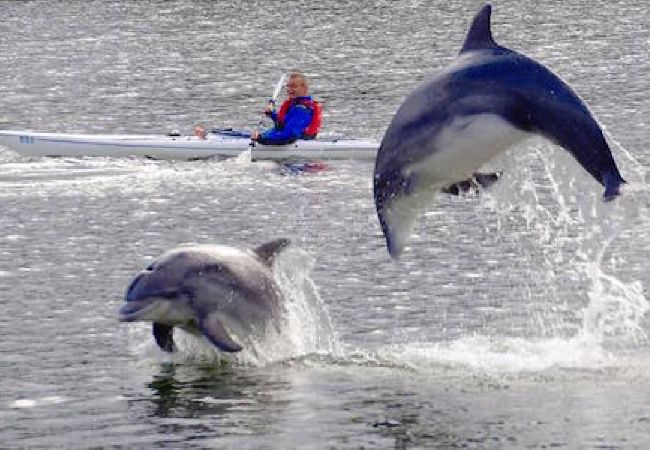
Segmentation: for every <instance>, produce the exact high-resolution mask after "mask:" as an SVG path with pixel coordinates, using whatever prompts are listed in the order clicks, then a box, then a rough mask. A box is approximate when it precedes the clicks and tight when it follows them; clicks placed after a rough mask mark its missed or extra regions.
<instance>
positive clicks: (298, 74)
mask: <svg viewBox="0 0 650 450" xmlns="http://www.w3.org/2000/svg"><path fill="white" fill-rule="evenodd" d="M292 78H298V79H299V80H300V81H302V82H303V84H304V85H305V87H307V88H308V87H309V81H307V77H306V76H305V75H304V74H303V73H301V72H291V73H290V74H289V80H291V79H292Z"/></svg>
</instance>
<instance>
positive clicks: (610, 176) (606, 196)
mask: <svg viewBox="0 0 650 450" xmlns="http://www.w3.org/2000/svg"><path fill="white" fill-rule="evenodd" d="M623 183H625V180H624V179H623V178H622V177H621V175H620V174H619V173H618V171H617V172H616V173H614V172H609V173H607V174H605V175H604V176H603V184H604V185H605V192H604V193H603V201H606V202H608V201H611V200H614V199H615V198H616V197H617V196H619V195H620V194H621V184H623Z"/></svg>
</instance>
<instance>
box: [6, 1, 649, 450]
mask: <svg viewBox="0 0 650 450" xmlns="http://www.w3.org/2000/svg"><path fill="white" fill-rule="evenodd" d="M482 5H483V2H482V1H475V0H451V1H444V2H443V1H418V0H412V1H405V0H404V1H379V0H378V1H365V0H359V1H355V2H339V1H332V0H314V1H311V0H309V1H251V2H246V3H240V2H223V1H199V0H197V1H189V0H177V1H137V2H136V1H123V0H120V1H78V0H77V1H75V0H66V1H55V0H48V1H0V17H2V20H1V21H0V129H27V130H34V131H53V132H54V131H56V132H90V133H100V132H101V133H161V134H162V133H166V132H168V131H170V130H173V129H177V130H180V131H181V132H182V133H185V134H189V133H191V130H192V127H193V125H195V124H198V123H202V124H204V125H205V126H208V127H212V126H229V127H237V128H246V129H256V128H259V127H261V126H268V123H264V118H263V115H262V114H261V111H262V108H263V106H264V103H265V101H266V100H267V99H268V98H269V96H270V95H271V93H272V92H273V89H274V87H275V84H276V83H277V81H278V79H279V78H280V75H281V74H282V73H283V72H286V71H288V70H294V69H298V70H302V71H304V72H305V73H306V74H307V75H308V76H309V77H310V80H311V82H312V93H313V94H314V95H315V96H316V97H317V98H319V99H321V100H322V101H323V102H324V105H325V110H324V115H325V116H324V130H323V135H324V136H347V137H363V138H374V139H381V137H382V136H383V133H384V131H385V129H386V127H387V125H388V123H389V122H390V119H391V117H392V115H393V114H394V112H395V110H396V109H397V107H398V106H399V105H400V103H401V102H402V100H403V99H404V97H405V96H406V95H407V94H408V93H409V92H411V91H412V90H413V89H414V88H415V87H416V86H417V85H418V84H419V83H420V82H422V81H423V80H424V79H425V78H426V77H427V76H429V75H431V74H432V73H435V72H436V71H437V70H440V69H441V68H443V67H445V66H446V65H447V64H448V63H449V62H450V61H452V60H453V58H454V57H455V55H456V54H457V52H458V50H459V48H460V46H461V45H462V42H463V40H464V37H465V33H466V30H467V28H468V26H469V23H470V22H471V19H472V17H473V15H474V14H475V13H476V12H477V11H478V10H479V9H480V7H481V6H482ZM649 8H650V7H649V6H648V4H647V2H646V1H645V0H644V1H641V0H620V1H600V0H597V1H583V0H569V1H555V0H550V1H545V2H536V1H508V0H497V1H494V2H493V30H494V35H495V39H496V40H497V41H498V42H499V43H500V44H502V45H505V46H507V47H510V48H512V49H516V50H518V51H521V52H523V53H525V54H527V55H529V56H531V57H533V58H535V59H537V60H538V61H540V62H542V63H544V64H545V65H547V66H548V67H549V68H551V69H552V70H553V71H555V72H556V73H557V74H559V75H560V76H561V77H562V78H563V79H564V80H566V81H567V82H568V83H569V84H570V85H571V86H572V87H573V88H574V89H575V91H576V92H577V93H579V95H580V96H581V97H582V98H583V99H584V100H585V102H586V103H587V104H588V105H589V106H590V108H591V110H592V111H593V113H594V115H595V116H596V117H597V118H598V120H599V122H600V123H601V124H602V126H603V128H604V130H605V135H606V137H607V140H608V142H609V143H610V145H611V147H612V151H613V153H614V156H615V158H616V160H617V162H618V165H619V167H620V169H621V172H622V173H623V176H624V177H625V178H626V180H627V181H628V183H627V184H626V185H625V187H624V189H623V195H622V196H621V197H620V198H618V199H617V200H616V201H614V202H611V203H603V202H602V201H601V194H602V188H601V186H600V185H598V184H597V183H596V182H594V181H593V180H592V179H591V178H590V177H589V176H588V175H586V173H585V172H584V170H583V169H582V168H581V167H580V166H579V165H578V164H577V163H576V162H575V161H574V160H573V159H572V158H571V157H570V156H569V155H568V154H567V153H566V152H565V151H564V150H562V149H561V148H559V147H557V146H555V145H554V144H552V143H550V142H548V141H545V140H543V139H541V138H531V139H529V140H527V141H524V142H522V143H521V144H519V145H517V146H516V147H515V148H513V149H511V150H510V151H508V152H507V153H506V154H505V155H503V156H501V157H499V158H498V159H497V160H495V161H493V162H492V163H491V164H490V168H492V169H495V170H501V171H503V174H504V175H503V178H502V179H501V180H500V181H499V182H498V183H497V184H496V185H494V186H493V187H492V188H491V189H489V190H487V191H483V192H481V193H480V194H478V195H476V194H470V195H465V196H461V197H448V196H441V197H439V198H437V199H432V202H431V205H430V208H429V209H428V210H427V212H426V213H424V214H423V215H422V216H421V217H420V218H419V221H418V225H417V227H416V229H415V232H414V236H413V239H412V241H411V243H410V245H409V247H408V248H407V249H406V251H405V253H404V255H403V257H402V259H401V260H400V261H397V262H396V261H392V260H391V259H390V258H389V257H388V254H387V252H386V249H385V244H384V240H383V236H382V234H381V230H380V228H379V225H378V222H377V219H376V215H375V210H374V202H373V197H372V184H371V178H372V171H373V164H372V163H371V162H361V161H356V162H355V161H348V162H338V163H333V164H331V165H330V170H328V171H326V172H323V173H316V174H302V175H295V176H292V175H287V174H286V173H284V174H283V173H282V172H281V171H280V170H278V168H277V167H275V166H273V165H269V164H257V163H250V162H246V161H243V160H233V161H212V160H206V161H193V162H182V161H155V160H148V159H140V158H123V159H119V158H108V157H107V158H24V157H21V156H20V155H18V154H16V153H13V152H12V151H10V150H9V149H6V148H2V147H0V380H1V381H0V447H3V448H17V447H21V448H23V447H25V448H39V447H41V448H53V447H58V448H61V447H65V448H88V447H95V448H98V447H113V446H114V447H138V448H156V447H169V448H181V447H182V448H194V447H196V448H236V449H242V448H251V449H257V448H268V449H286V448H300V449H303V448H314V449H319V448H454V447H462V448H551V447H553V448H570V449H573V448H607V449H611V448H648V446H650V406H649V405H650V340H649V338H648V332H649V331H650V321H649V316H650V314H649V313H648V308H649V303H648V298H650V276H649V270H648V269H649V268H650V262H649V261H648V255H649V254H650V213H649V211H648V205H649V204H650V189H649V185H648V183H649V182H650V176H649V175H648V168H649V166H650V145H649V143H650V90H649V89H648V88H649V86H650V84H649V83H650V81H649V80H650V78H649V76H648V74H650V58H648V55H649V54H650V11H649ZM260 122H262V123H260ZM276 237H287V238H290V239H291V240H292V246H291V247H290V248H289V249H288V250H287V251H286V253H285V254H283V255H282V256H281V257H280V258H279V260H278V261H277V263H276V267H275V270H276V278H277V279H278V282H279V283H280V285H281V287H282V291H283V293H284V297H285V301H286V313H285V317H283V329H282V334H281V337H280V338H277V339H273V340H269V342H265V341H263V342H260V343H259V345H258V348H255V349H253V350H251V349H246V350H245V351H244V352H242V353H240V354H238V355H236V356H234V357H224V356H223V355H219V354H217V353H216V351H213V350H212V348H211V347H210V346H209V345H208V344H206V343H205V342H203V341H201V340H198V339H195V338H192V337H188V336H186V335H184V334H183V332H182V331H180V332H178V333H177V335H176V336H177V339H178V342H179V346H180V348H181V351H180V352H179V353H178V354H176V355H173V356H169V355H166V354H164V353H163V352H161V351H160V350H158V348H157V347H156V345H155V343H154V341H153V338H152V336H151V331H150V326H149V325H148V324H144V323H135V324H123V323H119V322H118V320H117V311H118V309H119V308H120V306H121V305H122V303H123V302H124V292H125V290H126V287H127V286H128V284H129V282H130V280H131V279H132V278H133V277H134V276H135V274H137V273H138V271H140V270H142V269H143V268H144V267H146V266H147V265H148V264H149V263H150V262H151V261H152V260H153V259H154V258H155V257H157V256H158V255H160V254H161V253H162V252H164V251H166V250H169V249H171V248H173V247H175V246H177V245H180V244H187V243H201V244H204V243H213V244H226V245H233V246H237V247H242V248H248V247H256V246H258V245H260V244H262V243H264V242H266V241H269V240H271V239H273V238H276Z"/></svg>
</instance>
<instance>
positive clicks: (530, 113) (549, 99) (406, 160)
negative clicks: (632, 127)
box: [374, 5, 625, 258]
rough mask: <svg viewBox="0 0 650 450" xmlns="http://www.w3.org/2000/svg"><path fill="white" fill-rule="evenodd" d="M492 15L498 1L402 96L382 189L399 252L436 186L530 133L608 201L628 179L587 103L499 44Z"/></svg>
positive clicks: (384, 217)
mask: <svg viewBox="0 0 650 450" xmlns="http://www.w3.org/2000/svg"><path fill="white" fill-rule="evenodd" d="M490 14H491V7H490V5H486V6H484V7H483V8H482V9H481V11H480V12H479V13H478V14H477V15H476V17H475V18H474V21H473V23H472V26H471V27H470V29H469V32H468V34H467V38H466V39H465V43H464V45H463V47H462V49H461V51H460V54H459V56H458V57H457V58H456V59H455V60H454V61H453V62H452V64H451V65H450V66H449V67H447V68H446V69H444V70H443V71H441V72H440V73H438V74H436V75H435V76H433V78H431V79H429V80H428V81H426V82H425V83H424V84H422V85H421V86H419V87H418V88H417V89H416V90H415V91H414V92H412V93H411V94H410V95H409V96H408V97H407V98H406V99H405V100H404V102H403V103H402V105H401V106H400V108H399V109H398V111H397V113H396V114H395V116H394V117H393V120H392V122H391V123H390V125H389V127H388V129H387V130H386V134H385V135H384V138H383V140H382V143H381V146H380V148H379V151H378V153H377V159H376V163H375V173H374V196H375V205H376V207H377V215H378V217H379V222H380V224H381V228H382V231H383V233H384V236H385V238H386V245H387V247H388V252H389V253H390V255H391V256H392V257H393V258H397V257H399V256H400V254H401V253H402V251H403V249H404V246H405V245H406V242H407V240H408V238H409V235H410V234H411V231H412V229H413V225H414V223H415V218H416V216H417V214H418V213H419V212H420V211H421V210H422V209H424V208H425V207H426V206H427V204H429V202H430V200H431V197H432V196H433V195H434V194H435V193H436V192H438V191H439V190H441V189H442V190H443V191H444V190H445V186H452V188H453V187H454V186H456V185H459V183H460V185H461V186H462V185H463V183H466V181H465V180H467V179H468V178H470V179H471V178H472V174H473V173H476V171H477V170H478V169H479V168H480V167H481V166H483V165H484V164H485V163H487V162H488V161H490V160H491V159H492V158H494V157H495V156H496V155H497V154H499V153H501V152H503V151H504V150H506V149H507V148H508V147H510V146H512V145H513V144H515V143H517V142H519V141H520V140H522V139H524V138H525V137H527V136H530V134H531V133H532V134H540V135H542V136H544V137H546V138H547V139H549V140H551V141H552V142H554V143H556V144H558V145H560V146H561V147H563V148H564V149H566V150H567V151H568V152H569V153H571V154H572V155H573V156H574V158H575V159H576V160H577V161H578V163H580V165H581V166H582V167H583V168H584V169H585V170H586V171H587V172H589V173H590V174H591V176H592V177H593V178H594V179H595V180H596V181H597V182H599V183H600V184H602V185H603V186H604V187H605V192H604V194H603V197H604V199H605V200H610V199H612V198H614V197H615V196H617V195H618V194H619V186H620V185H621V183H624V182H625V180H623V178H622V177H621V174H620V173H619V171H618V168H617V167H616V163H615V162H614V158H613V156H612V152H611V150H610V149H609V146H608V145H607V142H606V141H605V138H604V137H603V133H602V131H601V129H600V127H599V126H598V123H597V122H596V120H595V119H594V118H593V116H592V115H591V113H590V112H589V109H588V108H587V106H586V105H585V104H584V103H583V101H582V100H580V98H579V97H578V96H577V95H576V94H575V93H574V92H573V91H572V90H571V88H570V87H569V86H568V85H567V84H566V83H564V82H563V81H562V80H561V79H560V78H559V77H557V76H556V75H555V74H553V73H552V72H551V71H550V70H549V69H547V68H546V67H544V66H543V65H541V64H539V63H537V62H536V61H533V60H532V59H530V58H528V57H526V56H524V55H522V54H520V53H517V52H515V51H512V50H509V49H507V48H505V47H502V46H500V45H498V44H497V43H496V42H495V41H494V39H493V38H492V31H491V29H490ZM479 184H481V183H479Z"/></svg>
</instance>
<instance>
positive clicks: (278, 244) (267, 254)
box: [253, 238, 291, 267]
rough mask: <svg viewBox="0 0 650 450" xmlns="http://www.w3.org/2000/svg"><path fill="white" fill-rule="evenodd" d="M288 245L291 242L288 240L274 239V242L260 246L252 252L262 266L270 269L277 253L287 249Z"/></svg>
mask: <svg viewBox="0 0 650 450" xmlns="http://www.w3.org/2000/svg"><path fill="white" fill-rule="evenodd" d="M290 243H291V241H290V240H289V239H285V238H281V239H276V240H274V241H271V242H267V243H266V244H262V245H260V246H259V247H257V248H256V249H255V250H253V252H255V254H256V255H257V256H258V257H259V258H260V259H261V260H262V262H264V264H266V265H267V266H269V267H270V266H272V265H273V261H274V260H275V257H276V256H277V255H278V253H280V252H281V251H282V250H284V249H285V248H287V246H288V245H289V244H290Z"/></svg>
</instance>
